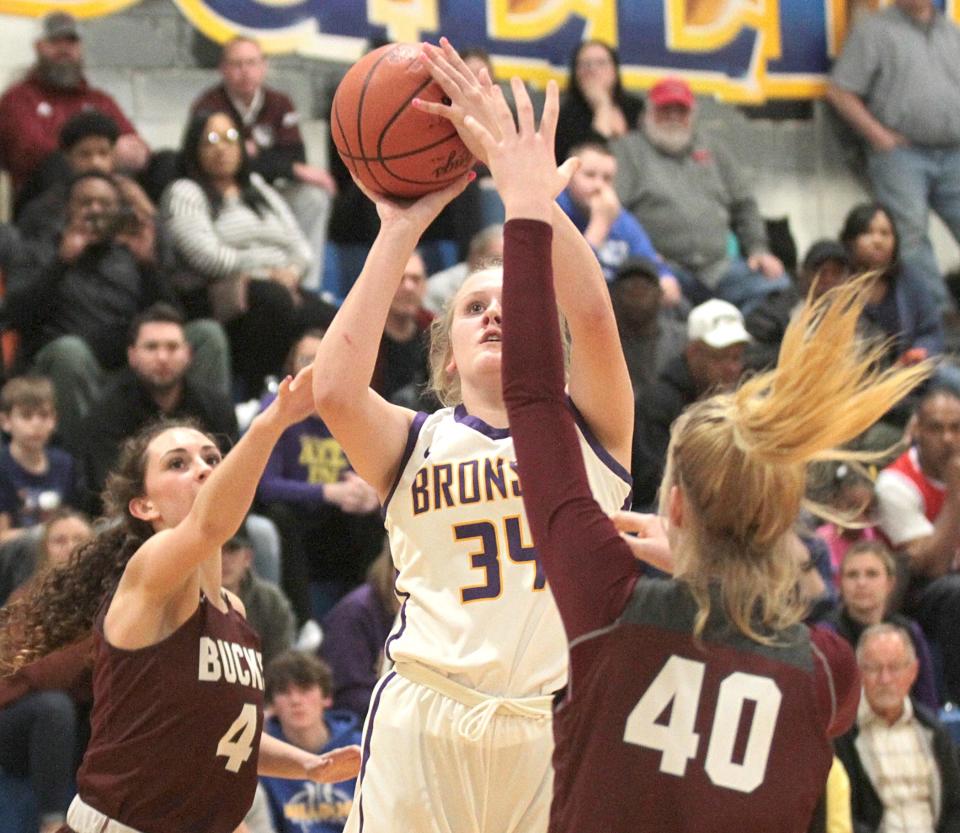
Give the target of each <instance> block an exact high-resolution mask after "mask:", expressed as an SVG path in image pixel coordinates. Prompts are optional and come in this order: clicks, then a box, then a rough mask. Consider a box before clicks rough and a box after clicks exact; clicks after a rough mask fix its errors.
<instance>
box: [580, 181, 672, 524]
mask: <svg viewBox="0 0 960 833" xmlns="http://www.w3.org/2000/svg"><path fill="white" fill-rule="evenodd" d="M564 164H566V163H564ZM610 520H611V521H613V525H614V526H615V527H616V528H617V529H618V530H620V532H638V533H642V534H645V535H646V534H650V533H651V532H653V531H657V530H660V531H662V529H663V527H662V525H661V523H660V517H659V515H652V514H648V513H644V512H627V511H625V510H622V511H619V512H614V513H613V514H612V515H611V516H610Z"/></svg>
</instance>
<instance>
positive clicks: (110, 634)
mask: <svg viewBox="0 0 960 833" xmlns="http://www.w3.org/2000/svg"><path fill="white" fill-rule="evenodd" d="M312 410H313V399H312V392H311V371H310V369H307V370H304V371H303V372H302V373H300V374H299V375H298V376H297V378H296V379H294V380H292V381H291V379H290V378H289V377H288V378H287V379H285V380H284V381H283V382H282V383H281V385H280V389H279V393H278V395H277V398H276V400H275V401H274V402H273V404H272V405H271V406H270V407H269V408H268V409H267V410H265V411H264V412H263V413H261V414H260V415H259V416H258V417H257V418H256V419H255V420H254V422H253V424H252V426H251V427H250V429H249V430H248V432H247V433H246V434H245V435H244V437H243V439H241V440H240V442H239V443H238V444H237V445H236V446H235V447H234V449H233V450H232V451H231V453H230V454H229V456H227V457H226V458H225V460H224V461H223V463H222V464H221V457H220V452H219V450H218V448H217V446H216V444H215V442H214V440H213V439H212V438H211V437H209V436H208V435H206V434H204V433H202V432H200V431H199V430H197V429H196V428H195V427H193V425H192V424H190V423H184V422H172V423H171V422H159V423H155V424H153V425H152V426H149V427H148V428H145V429H144V430H143V431H141V432H140V433H139V434H138V435H137V436H136V437H135V438H133V439H132V440H130V441H128V443H127V444H125V446H124V450H123V452H122V454H121V459H120V462H119V463H118V465H117V468H116V470H115V472H114V473H113V475H112V476H111V478H110V480H109V481H108V486H107V490H106V494H105V497H106V503H107V507H108V517H109V518H111V519H112V520H113V523H109V524H107V525H106V526H105V527H103V528H102V529H101V531H100V532H99V533H98V534H97V536H96V537H95V538H94V539H93V540H92V541H91V542H90V543H89V544H87V545H86V546H84V547H82V548H81V549H80V550H79V551H78V552H77V554H76V555H75V556H74V557H73V558H72V559H71V561H70V562H69V563H68V565H67V566H66V567H64V568H62V569H59V570H54V571H53V572H51V573H50V574H48V576H47V577H46V578H45V579H44V580H43V581H42V582H40V584H39V586H38V587H37V589H36V590H35V591H34V592H32V593H31V594H30V595H29V596H28V598H27V599H25V600H24V601H23V602H20V603H18V604H15V605H13V606H12V607H8V608H5V609H4V610H3V611H2V612H0V634H2V636H0V677H3V676H7V675H10V674H15V673H16V672H17V670H18V669H19V668H21V667H24V666H26V665H27V664H29V663H31V662H34V661H36V660H37V659H39V658H42V657H44V656H47V655H51V654H52V653H54V652H56V651H57V650H58V649H59V648H61V647H62V646H65V645H70V644H72V643H75V642H77V641H79V640H83V639H84V638H85V637H87V635H88V634H89V632H90V631H91V630H92V631H93V645H92V648H93V656H94V660H93V713H92V715H91V721H90V722H91V738H90V742H89V744H88V746H87V751H86V754H85V756H84V760H83V763H82V765H81V767H80V770H79V772H78V774H77V787H78V795H77V797H76V798H75V799H74V801H73V803H72V804H71V805H70V809H69V810H68V812H67V825H66V826H65V827H64V828H63V829H62V830H63V831H64V833H65V831H74V832H75V833H94V831H97V833H99V831H103V830H107V829H115V828H116V829H120V825H122V826H123V827H122V829H123V830H125V831H139V833H169V831H174V830H183V831H188V830H196V831H200V830H202V831H205V833H232V831H233V830H234V829H235V828H236V827H237V826H238V825H239V824H240V822H241V821H242V820H243V817H244V815H245V813H246V811H247V809H248V808H249V806H250V803H251V801H252V800H253V794H254V790H255V788H256V781H257V775H258V774H261V775H272V776H275V777H281V778H286V777H289V778H297V779H309V780H314V781H324V782H325V781H334V782H335V781H342V780H344V779H345V778H352V777H355V775H356V773H357V772H358V771H359V749H358V748H357V747H345V748H343V749H340V750H336V751H335V752H333V753H330V754H328V755H323V756H320V755H313V754H308V753H306V752H304V751H303V750H299V749H297V748H296V747H293V746H290V745H289V744H286V743H283V742H281V741H279V740H277V739H276V738H270V737H268V736H267V735H263V736H262V737H261V729H262V726H263V688H264V683H263V663H262V659H261V656H260V651H259V638H258V637H257V635H256V633H255V632H254V631H253V629H252V628H251V627H250V626H249V625H248V624H247V623H246V620H245V618H244V615H243V606H242V604H241V603H240V601H239V599H237V597H236V596H233V595H232V594H230V593H229V592H227V591H225V590H224V589H223V587H222V584H221V562H220V548H221V546H222V545H223V543H224V542H225V541H226V540H227V539H228V538H229V537H230V536H231V535H233V534H234V532H235V531H236V529H237V528H238V527H239V525H240V523H241V522H242V521H243V518H244V515H245V514H246V511H247V509H248V508H249V506H250V502H251V500H252V499H253V494H254V490H255V488H256V485H257V481H258V480H259V477H260V474H261V473H262V471H263V467H264V465H265V464H266V461H267V458H268V456H269V453H270V449H271V448H272V447H273V444H274V443H275V442H276V440H277V439H278V438H279V436H280V435H281V434H282V433H283V431H284V430H285V429H286V428H287V427H288V426H289V425H291V424H293V423H295V422H298V421H300V420H302V419H304V418H305V417H306V416H307V414H309V413H310V412H311V411H312Z"/></svg>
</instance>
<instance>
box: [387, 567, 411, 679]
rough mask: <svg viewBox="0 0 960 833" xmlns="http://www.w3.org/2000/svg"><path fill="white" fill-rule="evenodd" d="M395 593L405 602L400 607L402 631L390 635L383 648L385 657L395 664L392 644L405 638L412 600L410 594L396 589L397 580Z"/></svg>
mask: <svg viewBox="0 0 960 833" xmlns="http://www.w3.org/2000/svg"><path fill="white" fill-rule="evenodd" d="M394 592H395V593H396V594H397V595H398V596H403V602H402V603H401V605H400V629H399V630H398V631H397V632H396V633H392V634H390V636H388V637H387V641H386V643H385V644H384V646H383V653H384V656H386V658H387V659H388V660H390V662H393V657H392V656H390V644H391V643H392V642H395V641H396V640H398V639H399V638H400V637H401V636H403V631H404V630H405V629H406V627H407V602H408V601H409V599H410V594H409V593H404V592H402V591H400V590H397V589H396V579H394Z"/></svg>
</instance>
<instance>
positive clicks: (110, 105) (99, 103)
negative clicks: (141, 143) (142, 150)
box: [90, 90, 139, 136]
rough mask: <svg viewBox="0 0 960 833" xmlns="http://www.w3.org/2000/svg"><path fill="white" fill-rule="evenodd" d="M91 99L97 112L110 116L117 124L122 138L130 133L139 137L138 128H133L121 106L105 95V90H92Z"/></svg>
mask: <svg viewBox="0 0 960 833" xmlns="http://www.w3.org/2000/svg"><path fill="white" fill-rule="evenodd" d="M90 99H91V101H90V103H91V104H92V105H93V106H94V107H95V108H96V109H97V110H99V111H100V112H101V113H104V114H105V115H108V116H110V118H112V119H113V120H114V121H115V122H116V123H117V127H118V128H119V129H120V135H121V136H126V135H128V134H130V133H133V134H134V135H139V134H137V128H135V127H134V126H133V123H132V122H131V121H130V119H128V118H127V117H126V115H124V112H123V110H121V109H120V105H119V104H117V102H116V101H114V99H113V97H112V96H110V95H109V94H108V93H105V92H104V91H103V90H91V93H90Z"/></svg>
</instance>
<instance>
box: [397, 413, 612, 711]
mask: <svg viewBox="0 0 960 833" xmlns="http://www.w3.org/2000/svg"><path fill="white" fill-rule="evenodd" d="M571 407H572V406H571ZM575 416H576V417H577V429H578V435H579V438H580V446H581V449H582V452H583V459H584V462H585V463H586V468H587V475H588V477H589V480H590V487H591V489H592V491H593V495H594V497H595V498H596V500H597V502H598V503H599V504H600V506H602V507H603V509H604V510H606V511H607V512H612V511H614V510H616V509H620V508H622V507H623V506H624V504H625V502H626V501H627V499H628V497H629V495H630V474H629V472H628V471H626V469H624V468H623V467H622V466H621V465H620V464H619V463H618V462H617V461H616V460H615V459H614V458H613V457H611V456H610V454H608V453H607V452H606V451H605V450H604V449H603V448H601V447H600V445H599V444H598V443H597V442H596V440H595V439H594V438H593V436H592V434H591V433H590V430H589V428H588V427H587V426H586V424H585V423H584V422H583V420H582V419H581V418H580V417H579V415H577V414H576V412H575ZM521 495H522V493H521V490H520V479H519V477H518V475H517V463H516V455H515V453H514V449H513V439H512V438H511V437H510V432H509V430H506V429H495V428H491V427H490V426H489V425H487V424H486V423H485V422H483V420H481V419H478V418H477V417H474V416H470V415H469V414H468V413H467V412H466V409H465V408H464V407H463V406H462V405H459V406H457V408H456V409H453V408H445V409H443V410H441V411H438V412H437V413H435V414H432V415H429V416H428V415H425V414H417V416H416V418H415V419H414V422H413V425H412V426H411V428H410V435H409V439H408V442H407V447H406V449H405V452H404V458H403V460H402V461H401V469H400V474H399V476H398V479H397V482H396V484H395V486H394V488H393V490H392V491H391V493H390V496H389V497H388V499H387V502H386V527H387V532H388V534H389V536H390V546H391V549H392V551H393V561H394V564H395V565H396V568H397V570H398V571H399V574H398V576H397V591H398V593H400V595H401V598H402V599H403V606H402V608H401V610H400V615H399V617H398V619H397V625H396V626H395V627H394V630H393V633H392V634H391V635H390V637H389V639H388V640H387V645H386V651H387V656H388V657H389V658H390V659H391V660H393V661H395V662H396V661H402V660H408V661H415V662H420V663H423V664H424V665H428V666H430V667H431V668H434V669H435V670H437V671H440V672H441V673H443V674H446V675H447V676H449V677H451V678H453V679H454V680H456V681H457V682H459V683H461V684H463V685H467V686H469V687H470V688H473V689H476V690H478V691H481V692H484V693H487V694H491V695H500V696H511V697H526V696H534V695H539V694H549V693H551V692H553V691H555V690H556V689H558V688H560V687H561V686H563V685H564V684H565V683H566V679H567V651H566V636H565V635H564V631H563V624H562V622H561V620H560V614H559V612H558V611H557V607H556V604H555V603H554V601H553V596H552V594H551V593H550V590H549V588H548V587H547V585H546V581H545V579H544V576H543V573H542V571H541V570H540V569H539V568H538V562H537V559H536V556H535V552H534V549H533V544H532V540H531V536H530V529H529V527H528V526H527V520H526V515H525V513H524V510H523V500H522V497H521Z"/></svg>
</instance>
